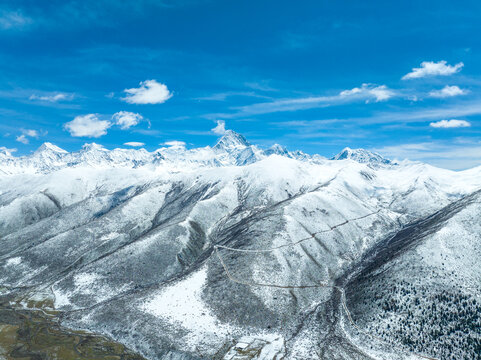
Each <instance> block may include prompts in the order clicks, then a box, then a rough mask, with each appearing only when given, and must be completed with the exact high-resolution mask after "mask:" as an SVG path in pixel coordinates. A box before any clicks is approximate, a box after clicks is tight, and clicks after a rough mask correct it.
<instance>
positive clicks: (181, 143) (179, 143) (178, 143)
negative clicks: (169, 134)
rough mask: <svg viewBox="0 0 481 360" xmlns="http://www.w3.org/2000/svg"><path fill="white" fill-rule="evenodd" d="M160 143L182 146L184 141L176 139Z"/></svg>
mask: <svg viewBox="0 0 481 360" xmlns="http://www.w3.org/2000/svg"><path fill="white" fill-rule="evenodd" d="M161 145H167V146H171V147H184V146H185V142H183V141H178V140H172V141H166V142H164V143H162V144H161Z"/></svg>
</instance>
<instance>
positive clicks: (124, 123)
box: [112, 111, 143, 130]
mask: <svg viewBox="0 0 481 360" xmlns="http://www.w3.org/2000/svg"><path fill="white" fill-rule="evenodd" d="M142 119H143V117H142V115H140V114H137V113H133V112H130V111H119V112H116V113H115V114H113V115H112V120H114V121H115V124H117V125H119V126H120V128H121V129H122V130H125V129H128V128H130V127H131V126H135V125H137V124H138V123H139V122H140V121H141V120H142Z"/></svg>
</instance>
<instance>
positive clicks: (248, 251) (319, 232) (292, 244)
mask: <svg viewBox="0 0 481 360" xmlns="http://www.w3.org/2000/svg"><path fill="white" fill-rule="evenodd" d="M380 211H381V209H379V210H378V211H375V212H373V213H369V214H367V215H363V216H360V217H357V218H353V219H349V220H346V221H344V222H343V223H339V224H337V225H333V226H330V229H326V230H319V231H315V232H313V233H311V236H308V237H305V238H302V239H299V240H297V241H295V242H293V243H289V244H283V245H280V246H277V247H274V248H269V249H236V248H232V247H229V246H224V245H214V248H216V249H217V248H222V249H226V250H231V251H237V252H247V253H265V252H271V251H274V250H278V249H282V248H285V247H290V246H294V245H297V244H300V243H302V242H304V241H306V240H310V239H313V238H314V237H315V236H316V235H317V234H323V233H327V232H331V231H333V230H335V229H337V228H338V227H340V226H343V225H346V224H347V223H349V222H350V221H356V220H361V219H365V218H367V217H369V216H373V215H376V214H378V213H379V212H380Z"/></svg>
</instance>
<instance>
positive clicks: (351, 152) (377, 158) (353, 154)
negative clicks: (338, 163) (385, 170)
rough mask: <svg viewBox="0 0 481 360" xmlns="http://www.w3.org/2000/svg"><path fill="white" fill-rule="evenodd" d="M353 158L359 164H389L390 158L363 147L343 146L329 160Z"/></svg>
mask: <svg viewBox="0 0 481 360" xmlns="http://www.w3.org/2000/svg"><path fill="white" fill-rule="evenodd" d="M346 159H350V160H354V161H357V162H358V163H361V164H391V160H388V159H385V158H383V157H382V156H381V155H379V154H378V153H374V152H371V151H368V150H365V149H351V148H349V147H346V148H344V149H343V150H342V151H341V152H340V153H339V154H337V155H336V156H334V157H332V158H331V160H346Z"/></svg>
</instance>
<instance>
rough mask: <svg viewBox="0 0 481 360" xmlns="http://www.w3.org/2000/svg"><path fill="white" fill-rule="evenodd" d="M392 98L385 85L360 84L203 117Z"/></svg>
mask: <svg viewBox="0 0 481 360" xmlns="http://www.w3.org/2000/svg"><path fill="white" fill-rule="evenodd" d="M394 96H396V92H395V91H393V90H391V89H389V88H388V87H387V86H386V85H374V84H362V85H361V87H356V88H353V89H349V90H343V91H341V92H340V93H339V94H337V95H331V96H309V97H303V98H287V99H277V100H273V101H268V102H261V103H255V104H250V105H245V106H238V107H232V108H231V109H232V110H233V112H231V113H216V114H208V115H206V116H205V117H207V118H219V117H223V118H235V117H245V116H251V115H261V114H269V113H276V112H285V111H298V110H307V109H314V108H321V107H328V106H333V105H339V104H345V103H350V102H355V101H363V100H364V101H365V102H366V103H369V102H371V101H374V102H379V101H385V100H388V99H390V98H392V97H394Z"/></svg>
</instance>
